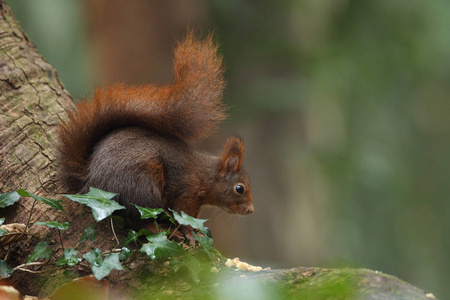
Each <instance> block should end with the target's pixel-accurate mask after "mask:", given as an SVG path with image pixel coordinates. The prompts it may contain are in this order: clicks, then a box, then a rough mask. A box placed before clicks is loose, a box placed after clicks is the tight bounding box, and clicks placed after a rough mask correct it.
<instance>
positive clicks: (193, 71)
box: [58, 32, 225, 192]
mask: <svg viewBox="0 0 450 300" xmlns="http://www.w3.org/2000/svg"><path fill="white" fill-rule="evenodd" d="M174 76H175V82H174V83H173V84H169V85H166V86H156V85H143V86H128V87H127V86H125V85H124V84H114V85H110V86H108V87H106V88H97V89H96V91H95V93H94V97H93V99H92V100H87V101H82V102H79V103H78V104H77V105H76V107H75V109H74V111H72V112H69V114H68V120H67V121H66V122H64V123H62V124H61V125H60V128H59V144H58V152H59V164H60V165H59V169H60V177H61V180H62V184H63V186H64V187H65V188H66V189H67V190H68V191H69V192H79V190H80V189H81V188H82V187H83V183H84V182H85V180H86V178H87V174H88V166H89V162H90V155H91V153H92V151H93V148H94V146H95V144H96V143H97V142H99V141H100V140H101V139H102V137H103V136H105V135H107V134H108V133H110V132H112V131H113V130H115V129H117V128H121V127H128V126H138V127H141V128H144V129H147V130H150V131H153V132H155V133H157V134H159V135H161V136H172V137H178V138H181V139H183V140H185V141H191V140H196V139H200V138H203V137H206V136H208V135H209V134H210V133H211V131H212V130H213V129H214V128H215V126H216V124H217V123H218V122H219V121H222V120H223V119H224V118H225V113H224V106H223V104H222V102H221V98H222V94H223V89H224V87H225V83H224V80H223V67H222V60H221V58H220V57H219V56H218V54H217V47H216V46H215V45H214V43H213V41H212V36H209V37H208V38H207V39H206V40H205V41H202V42H201V41H199V40H197V39H196V38H195V36H194V34H193V33H192V32H191V33H189V34H188V36H187V38H186V40H185V41H184V42H182V43H180V44H179V45H178V46H177V48H176V51H175V60H174Z"/></svg>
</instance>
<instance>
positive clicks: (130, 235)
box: [123, 228, 153, 247]
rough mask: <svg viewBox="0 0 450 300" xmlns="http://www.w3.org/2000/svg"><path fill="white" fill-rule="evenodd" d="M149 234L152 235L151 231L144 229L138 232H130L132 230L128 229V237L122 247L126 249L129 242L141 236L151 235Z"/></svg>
mask: <svg viewBox="0 0 450 300" xmlns="http://www.w3.org/2000/svg"><path fill="white" fill-rule="evenodd" d="M151 234H153V233H152V232H151V231H149V230H147V229H145V228H141V229H140V230H139V231H138V232H136V231H134V230H132V229H129V230H128V236H127V238H126V239H125V241H124V242H123V246H124V247H126V246H128V244H130V243H131V242H135V241H137V239H138V238H139V237H140V236H143V235H151Z"/></svg>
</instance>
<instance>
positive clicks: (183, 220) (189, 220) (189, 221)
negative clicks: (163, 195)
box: [169, 208, 208, 236]
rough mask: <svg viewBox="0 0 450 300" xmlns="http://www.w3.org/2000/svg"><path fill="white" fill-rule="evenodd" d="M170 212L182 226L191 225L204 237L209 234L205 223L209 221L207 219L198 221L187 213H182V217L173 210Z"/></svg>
mask: <svg viewBox="0 0 450 300" xmlns="http://www.w3.org/2000/svg"><path fill="white" fill-rule="evenodd" d="M169 210H170V211H171V212H172V213H173V216H174V218H175V220H177V222H178V223H180V224H181V225H189V226H191V227H192V228H195V229H198V230H199V231H200V232H201V233H202V234H203V235H205V236H207V235H208V232H207V230H206V228H205V225H204V223H205V222H206V221H208V220H207V219H197V218H194V217H191V216H190V215H188V214H186V213H185V212H183V211H182V212H181V215H180V214H179V213H177V212H176V211H174V210H171V209H170V208H169Z"/></svg>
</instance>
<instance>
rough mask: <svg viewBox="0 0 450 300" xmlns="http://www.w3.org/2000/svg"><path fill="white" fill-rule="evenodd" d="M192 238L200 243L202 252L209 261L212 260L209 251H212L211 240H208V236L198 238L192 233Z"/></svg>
mask: <svg viewBox="0 0 450 300" xmlns="http://www.w3.org/2000/svg"><path fill="white" fill-rule="evenodd" d="M194 238H195V239H196V240H197V241H198V242H199V243H200V245H201V246H202V249H203V251H205V253H206V254H207V255H208V257H209V258H210V259H212V256H211V249H212V245H213V239H212V238H210V237H209V236H198V235H197V234H196V233H195V232H194Z"/></svg>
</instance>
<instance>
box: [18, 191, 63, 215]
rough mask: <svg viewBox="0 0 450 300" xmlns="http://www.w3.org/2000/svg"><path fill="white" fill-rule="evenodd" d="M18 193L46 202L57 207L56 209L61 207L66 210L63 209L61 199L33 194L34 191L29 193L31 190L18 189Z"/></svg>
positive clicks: (61, 209)
mask: <svg viewBox="0 0 450 300" xmlns="http://www.w3.org/2000/svg"><path fill="white" fill-rule="evenodd" d="M17 193H18V194H19V195H20V196H22V197H31V198H33V199H34V200H36V201H41V202H44V203H45V204H47V205H48V206H51V207H53V208H56V209H59V210H60V211H64V209H63V207H62V205H61V200H56V199H51V198H45V197H40V196H36V195H33V194H32V193H29V192H27V191H25V190H17Z"/></svg>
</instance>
